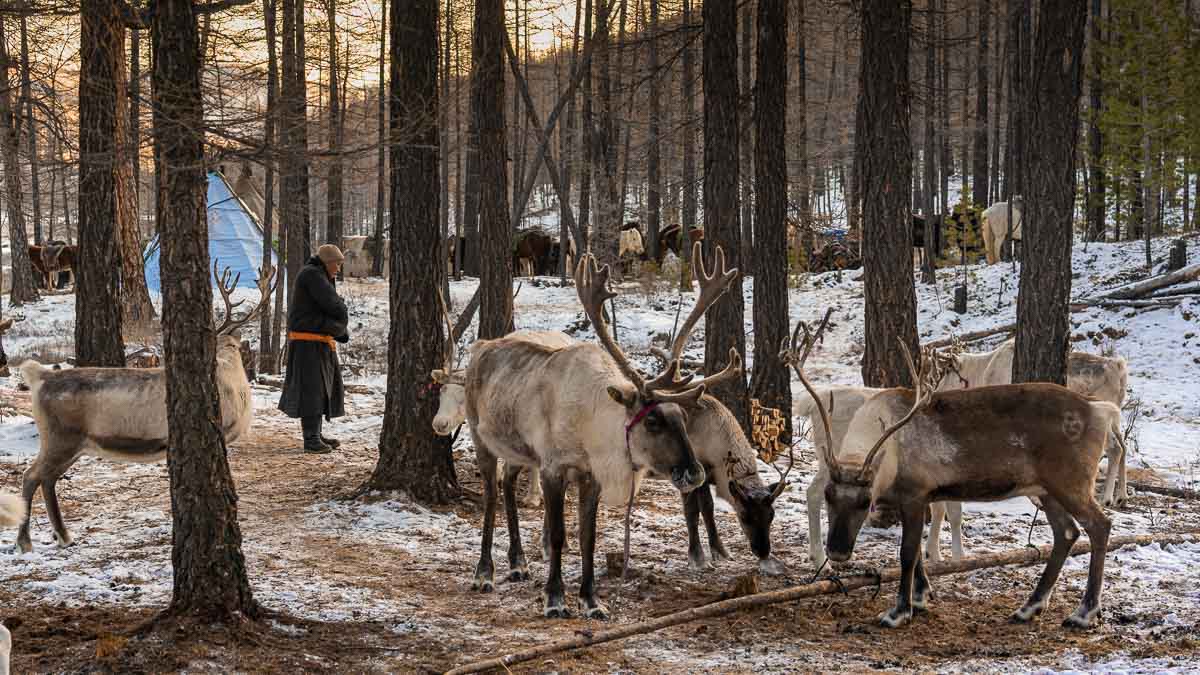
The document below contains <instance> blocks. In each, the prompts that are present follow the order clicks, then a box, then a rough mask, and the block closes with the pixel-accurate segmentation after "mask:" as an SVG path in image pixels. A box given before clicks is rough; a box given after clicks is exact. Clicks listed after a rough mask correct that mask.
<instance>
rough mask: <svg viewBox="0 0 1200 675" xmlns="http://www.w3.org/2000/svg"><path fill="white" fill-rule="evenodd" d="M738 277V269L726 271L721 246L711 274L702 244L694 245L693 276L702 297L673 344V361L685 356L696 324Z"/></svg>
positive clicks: (717, 251)
mask: <svg viewBox="0 0 1200 675" xmlns="http://www.w3.org/2000/svg"><path fill="white" fill-rule="evenodd" d="M737 275H738V270H737V268H736V267H735V268H733V269H731V270H727V269H725V250H724V249H722V248H721V247H720V246H718V247H717V250H716V256H715V260H714V264H713V271H712V274H709V273H708V270H707V269H706V268H705V264H704V255H703V247H702V246H701V245H700V242H696V243H695V244H693V245H692V276H693V277H695V278H696V281H698V282H699V283H700V297H699V298H698V299H697V300H696V306H695V307H693V308H692V312H691V314H688V318H687V320H686V321H684V322H683V327H682V328H680V329H679V332H678V333H677V334H676V335H675V342H673V343H672V344H671V360H672V361H674V360H676V359H678V358H679V357H680V356H682V355H683V348H684V347H686V346H687V342H688V338H690V337H691V335H692V330H694V329H695V328H696V322H697V321H699V320H700V317H702V316H704V313H705V312H706V311H708V308H709V307H711V306H712V304H713V303H714V302H716V301H717V299H718V298H720V297H721V296H722V295H723V294H724V293H725V291H727V290H729V285H730V284H731V283H733V280H734V279H735V278H736V277H737Z"/></svg>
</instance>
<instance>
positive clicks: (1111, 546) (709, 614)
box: [446, 531, 1200, 675]
mask: <svg viewBox="0 0 1200 675" xmlns="http://www.w3.org/2000/svg"><path fill="white" fill-rule="evenodd" d="M1182 543H1200V531H1195V532H1184V533H1179V534H1173V535H1166V536H1159V535H1152V534H1140V535H1126V536H1120V537H1112V538H1110V539H1109V542H1108V550H1109V551H1110V552H1111V551H1115V550H1117V549H1120V548H1124V547H1126V546H1147V545H1150V544H1182ZM1050 549H1051V546H1049V545H1047V546H1041V547H1037V548H1025V549H1020V550H1016V551H1005V552H1003V553H992V554H988V555H981V556H975V557H971V558H967V559H964V560H960V561H958V562H941V563H929V564H926V565H925V572H926V574H927V575H929V576H930V577H936V576H944V575H947V574H959V573H962V572H973V571H975V570H981V569H987V568H990V567H1002V566H1006V565H1019V566H1024V565H1033V564H1036V563H1038V562H1041V561H1043V560H1046V559H1047V558H1048V557H1049V556H1050ZM1091 550H1092V546H1091V543H1090V542H1082V541H1081V542H1076V544H1075V545H1074V546H1073V547H1072V548H1071V552H1070V553H1069V554H1068V555H1070V556H1077V555H1084V554H1086V553H1090V552H1091ZM899 578H900V568H899V567H888V568H886V569H884V570H882V571H881V572H880V573H879V576H875V575H871V574H856V575H853V576H847V577H841V578H840V579H822V580H820V581H816V582H814V583H810V584H803V585H801V586H793V587H791V588H783V589H780V590H777V591H769V592H766V593H756V594H754V595H746V596H742V597H740V598H734V599H732V600H724V601H721V602H714V603H712V604H708V605H702V606H700V607H693V608H692V609H687V610H683V611H681V612H675V613H673V614H667V615H666V616H660V617H658V618H656V619H651V620H649V621H641V622H638V623H631V624H629V625H626V626H620V627H617V628H612V629H609V630H603V631H597V632H594V633H593V632H588V633H582V634H579V635H577V636H576V637H573V638H570V639H567V640H561V641H559V642H552V643H550V644H544V645H539V646H537V647H530V648H529V649H523V650H520V651H516V652H512V653H509V654H505V655H503V656H498V657H492V658H488V659H484V660H481V661H475V662H473V663H468V664H466V665H463V666H459V667H457V668H454V669H452V670H450V671H447V673H446V675H466V674H467V673H478V672H482V671H485V670H491V669H503V670H507V669H508V667H509V666H512V665H515V664H518V663H525V662H527V661H532V660H534V659H536V658H540V657H543V656H548V655H550V654H558V653H561V652H567V651H572V650H576V649H583V648H585V647H591V646H593V645H598V644H602V643H605V642H613V641H615V640H621V639H624V638H627V637H632V636H634V635H644V634H646V633H652V632H655V631H659V630H662V629H664V628H670V627H672V626H678V625H680V624H685V623H690V622H692V621H699V620H701V619H712V618H716V617H720V616H726V615H728V614H733V613H735V612H741V611H743V610H747V609H753V608H755V607H765V606H767V605H774V604H779V603H782V602H791V601H793V600H800V599H803V598H811V597H815V596H819V595H829V594H832V593H841V592H843V591H850V590H854V589H857V588H863V587H866V586H875V585H876V584H879V583H890V582H894V581H897V580H898V579H899Z"/></svg>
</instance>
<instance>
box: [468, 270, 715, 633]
mask: <svg viewBox="0 0 1200 675" xmlns="http://www.w3.org/2000/svg"><path fill="white" fill-rule="evenodd" d="M724 267H725V258H724V252H723V251H720V250H719V249H718V252H717V270H718V271H719V274H718V275H717V278H719V281H718V282H716V283H712V282H711V279H712V278H713V277H708V279H709V280H710V281H709V282H708V283H709V285H708V287H707V289H706V292H704V293H702V299H701V301H700V302H699V303H698V307H699V313H703V309H704V307H706V306H707V305H711V304H712V302H713V301H715V300H716V299H717V298H718V297H719V296H720V295H721V293H723V292H724V290H725V289H726V288H728V285H729V284H730V283H731V282H732V281H733V278H734V277H735V276H736V274H737V270H733V271H728V272H727V271H725V269H724ZM610 274H611V270H610V268H609V267H608V266H607V265H606V266H604V267H603V268H600V269H597V266H596V262H595V258H593V257H592V256H591V255H585V256H584V258H583V260H581V261H580V263H579V266H578V267H577V268H576V270H575V287H576V292H577V293H578V295H579V300H580V303H581V304H582V305H583V308H584V311H585V312H586V314H587V315H588V318H589V319H591V321H592V325H593V327H594V328H595V331H596V336H597V338H598V339H599V340H600V345H596V344H593V343H578V344H575V345H572V346H570V347H565V348H554V347H547V346H544V345H540V344H537V343H533V342H529V341H526V340H514V339H510V338H499V339H496V340H480V341H477V342H476V343H475V344H474V345H473V346H472V359H471V363H470V365H469V366H468V367H467V376H466V385H465V386H466V400H467V421H468V424H469V425H470V427H471V435H472V436H473V437H474V440H475V452H476V456H477V458H478V463H479V468H480V472H481V473H482V474H483V483H484V518H483V541H482V550H481V552H480V557H479V564H478V566H477V567H476V570H475V582H474V584H473V588H475V589H476V590H480V591H484V592H488V591H491V590H492V588H493V581H492V578H493V570H494V566H493V563H492V551H491V549H492V530H493V527H494V522H493V521H494V517H495V508H496V507H495V504H496V464H497V459H498V458H499V459H504V460H505V463H506V468H505V472H506V477H505V482H506V484H508V483H510V482H511V481H510V475H511V474H513V473H515V472H519V471H520V467H522V466H526V467H536V468H538V469H539V470H540V472H541V483H542V494H543V499H544V502H545V508H546V514H545V522H546V523H547V524H548V528H547V529H548V531H549V532H548V535H543V540H546V539H548V540H549V542H548V544H549V553H550V556H549V575H548V578H547V582H546V586H545V588H544V590H543V593H542V597H543V612H544V614H545V615H546V616H548V617H565V616H568V611H567V608H566V603H565V600H564V593H563V582H562V548H563V540H564V537H565V527H564V518H563V499H564V493H565V490H566V484H567V481H568V480H574V481H575V482H576V483H577V484H578V486H579V511H580V513H579V547H580V553H581V556H582V559H583V577H582V580H581V583H580V589H579V604H580V611H581V612H582V613H583V615H584V616H587V617H593V618H605V617H607V610H606V609H605V608H604V607H603V606H602V605H601V604H600V603H599V602H598V601H597V599H596V596H595V579H594V573H595V570H594V564H593V555H594V552H595V542H596V513H597V509H598V507H599V504H600V501H601V499H603V500H604V501H605V502H607V503H613V504H623V503H626V502H628V501H629V500H631V499H633V496H634V495H635V494H636V492H637V488H638V484H639V483H640V481H641V479H642V478H643V477H644V476H645V475H646V474H647V473H648V472H651V471H652V472H654V473H656V474H659V475H664V476H670V480H671V482H672V483H673V484H674V486H675V487H676V488H677V489H678V490H679V491H680V492H681V493H685V494H686V493H688V492H690V491H692V490H694V489H696V488H697V487H700V486H701V485H703V484H704V483H705V480H706V475H705V471H704V467H703V466H702V465H701V464H700V463H699V462H698V461H697V459H696V456H695V453H694V451H693V448H692V444H691V440H690V437H689V435H688V433H687V429H686V415H685V412H684V411H685V410H686V409H693V408H695V406H696V405H697V404H698V402H699V401H700V399H701V397H702V396H703V395H704V390H705V385H706V384H712V383H714V382H717V381H720V380H722V379H727V378H729V377H731V376H732V374H733V373H735V372H736V363H734V364H731V365H730V367H727V368H726V369H725V370H723V371H722V372H721V373H718V374H715V375H712V376H711V377H709V378H708V379H706V380H704V381H701V382H693V381H692V378H691V377H687V378H680V377H679V361H678V360H676V361H674V362H672V364H671V365H670V366H669V367H668V368H666V369H665V370H664V371H663V372H661V373H660V374H659V375H657V376H655V377H654V378H651V379H649V380H647V379H646V378H644V377H643V376H642V374H641V373H639V372H638V371H637V369H635V368H634V367H633V365H632V364H630V363H629V360H628V359H627V358H626V356H625V354H624V352H623V351H622V350H621V348H620V347H619V346H618V345H617V344H616V342H615V341H614V340H613V338H612V336H611V334H610V333H609V330H608V324H607V323H606V322H605V320H604V318H603V314H602V312H601V306H602V305H603V303H604V302H605V301H607V300H609V299H610V298H613V297H615V295H616V293H614V292H613V291H612V290H611V289H610V288H609V276H610ZM706 276H707V275H706ZM733 356H734V357H736V356H737V353H736V352H733ZM504 505H505V511H506V513H507V514H508V516H509V517H508V522H509V552H508V559H509V566H510V569H511V572H510V573H509V577H508V578H509V580H510V581H517V580H522V579H527V578H528V576H529V573H528V571H527V565H526V563H525V555H524V552H523V550H522V547H521V538H520V530H519V528H517V527H515V523H516V522H517V520H516V499H515V495H513V494H512V491H510V490H506V491H505V496H504Z"/></svg>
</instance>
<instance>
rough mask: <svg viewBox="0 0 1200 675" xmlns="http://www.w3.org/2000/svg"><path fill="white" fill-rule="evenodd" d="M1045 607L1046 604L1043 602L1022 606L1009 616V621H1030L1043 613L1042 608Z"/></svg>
mask: <svg viewBox="0 0 1200 675" xmlns="http://www.w3.org/2000/svg"><path fill="white" fill-rule="evenodd" d="M1044 608H1045V605H1043V604H1041V603H1038V604H1036V605H1031V604H1027V605H1025V606H1024V607H1022V608H1021V609H1018V610H1017V611H1015V612H1013V613H1012V614H1011V615H1010V616H1009V617H1008V622H1009V623H1029V622H1030V621H1033V620H1034V618H1036V617H1037V616H1038V615H1039V614H1041V613H1042V610H1043V609H1044Z"/></svg>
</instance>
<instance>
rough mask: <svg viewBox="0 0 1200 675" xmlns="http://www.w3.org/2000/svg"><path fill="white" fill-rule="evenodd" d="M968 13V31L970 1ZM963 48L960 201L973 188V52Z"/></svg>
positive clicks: (967, 45)
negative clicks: (970, 178) (971, 179)
mask: <svg viewBox="0 0 1200 675" xmlns="http://www.w3.org/2000/svg"><path fill="white" fill-rule="evenodd" d="M966 12H967V15H966V21H965V25H966V26H967V30H970V26H971V18H972V14H973V11H972V8H971V4H970V1H968V3H967V5H966ZM943 25H944V23H943ZM961 46H962V59H963V64H964V68H963V71H962V93H961V94H959V95H958V98H960V99H962V137H961V138H962V140H961V143H960V146H959V151H960V153H961V157H962V164H961V171H959V178H960V181H959V195H960V199H968V198H969V195H970V194H971V188H970V185H969V181H968V177H969V176H970V175H971V124H972V120H971V96H970V93H971V55H972V50H971V45H970V43H969V42H968V41H967V40H963V41H962V45H961ZM946 49H947V51H948V50H949V47H948V46H947V48H946ZM946 61H947V63H949V56H947V59H946ZM946 104H947V106H948V105H949V98H947V103H946ZM948 213H950V210H949V209H946V210H943V211H942V214H943V215H945V214H948Z"/></svg>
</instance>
